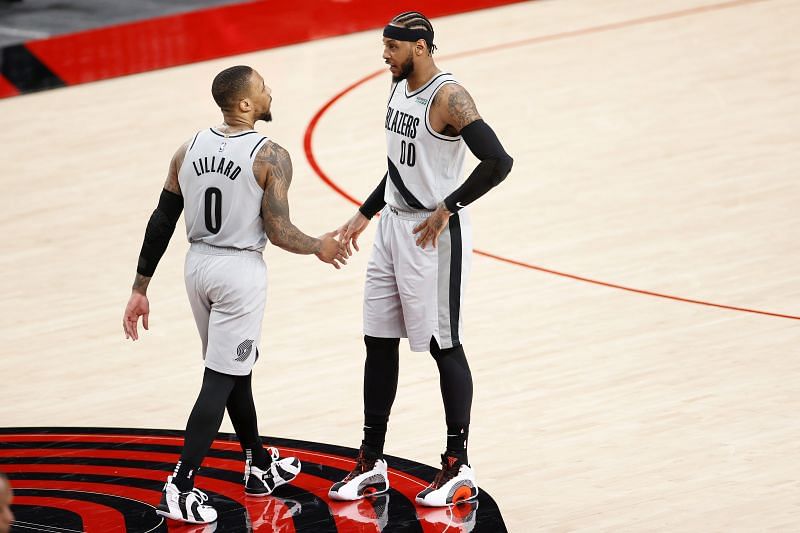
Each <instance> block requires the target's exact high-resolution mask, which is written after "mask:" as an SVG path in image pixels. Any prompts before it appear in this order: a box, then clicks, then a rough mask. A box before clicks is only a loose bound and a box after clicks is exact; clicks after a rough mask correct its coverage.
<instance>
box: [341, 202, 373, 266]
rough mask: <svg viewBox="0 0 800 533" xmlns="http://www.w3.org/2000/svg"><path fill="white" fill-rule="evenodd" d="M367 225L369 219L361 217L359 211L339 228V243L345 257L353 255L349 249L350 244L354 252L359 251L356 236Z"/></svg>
mask: <svg viewBox="0 0 800 533" xmlns="http://www.w3.org/2000/svg"><path fill="white" fill-rule="evenodd" d="M368 225H369V219H368V218H367V217H365V216H364V215H362V214H361V211H356V214H355V215H353V217H352V218H351V219H350V220H348V221H347V222H345V223H344V224H343V225H342V227H340V228H339V230H338V231H339V236H340V241H341V244H342V246H343V247H344V251H345V257H350V256H351V255H353V249H352V248H350V245H351V244H352V246H353V248H355V249H356V252H358V251H359V248H358V236H359V235H361V232H362V231H364V230H365V229H366V227H367V226H368Z"/></svg>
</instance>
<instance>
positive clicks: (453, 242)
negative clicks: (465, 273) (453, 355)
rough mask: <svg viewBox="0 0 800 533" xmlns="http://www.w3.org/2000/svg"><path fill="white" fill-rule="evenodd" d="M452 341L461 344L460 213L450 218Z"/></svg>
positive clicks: (461, 251)
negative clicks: (459, 330)
mask: <svg viewBox="0 0 800 533" xmlns="http://www.w3.org/2000/svg"><path fill="white" fill-rule="evenodd" d="M448 225H449V227H450V339H451V340H452V341H453V346H458V345H459V344H461V339H459V338H458V322H459V319H460V313H461V270H462V262H463V257H462V255H463V245H462V242H461V220H460V217H459V216H458V213H455V214H453V216H451V217H450V222H449V223H448Z"/></svg>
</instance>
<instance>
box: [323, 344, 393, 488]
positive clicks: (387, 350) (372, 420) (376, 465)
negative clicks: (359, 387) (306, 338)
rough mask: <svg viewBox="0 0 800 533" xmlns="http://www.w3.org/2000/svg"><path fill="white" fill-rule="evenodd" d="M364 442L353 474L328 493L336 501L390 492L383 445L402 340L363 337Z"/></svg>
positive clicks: (336, 484) (335, 485)
mask: <svg viewBox="0 0 800 533" xmlns="http://www.w3.org/2000/svg"><path fill="white" fill-rule="evenodd" d="M364 344H365V345H366V348H367V360H366V362H365V364H364V439H363V440H362V441H361V449H360V450H359V452H358V458H357V459H356V464H355V467H354V468H353V470H352V471H351V472H350V473H349V474H347V476H346V477H345V478H344V479H343V480H342V481H340V482H338V483H335V484H334V485H333V486H332V487H331V488H330V490H329V491H328V496H330V497H331V498H332V499H334V500H357V499H359V498H363V497H364V496H370V495H373V494H379V493H381V492H386V491H387V490H389V477H388V472H387V464H386V460H385V459H383V445H384V442H385V440H386V429H387V425H388V422H389V413H390V412H391V409H392V404H393V403H394V398H395V393H396V392H397V377H398V369H399V358H400V354H399V346H400V339H399V338H391V339H386V338H378V337H370V336H368V335H365V336H364Z"/></svg>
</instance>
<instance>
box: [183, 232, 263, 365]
mask: <svg viewBox="0 0 800 533" xmlns="http://www.w3.org/2000/svg"><path fill="white" fill-rule="evenodd" d="M184 275H185V280H186V293H187V294H188V295H189V303H190V305H191V306H192V313H194V320H195V322H197V330H198V331H199V332H200V339H201V340H202V342H203V359H205V365H206V367H208V368H210V369H211V370H215V371H217V372H220V373H222V374H230V375H234V376H246V375H247V374H249V373H250V371H251V370H252V369H253V364H255V362H256V359H257V357H258V345H259V342H260V341H261V324H262V322H263V319H264V305H265V303H266V295H267V294H266V293H267V265H266V264H265V263H264V258H263V257H262V255H261V252H254V251H250V250H238V249H236V248H221V247H218V246H211V245H209V244H205V243H200V242H195V243H192V244H191V246H190V247H189V251H188V253H187V254H186V263H185V268H184Z"/></svg>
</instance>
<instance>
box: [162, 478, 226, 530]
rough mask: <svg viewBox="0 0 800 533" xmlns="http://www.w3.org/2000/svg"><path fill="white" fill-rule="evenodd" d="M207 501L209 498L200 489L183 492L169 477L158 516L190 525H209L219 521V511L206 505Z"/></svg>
mask: <svg viewBox="0 0 800 533" xmlns="http://www.w3.org/2000/svg"><path fill="white" fill-rule="evenodd" d="M207 501H208V496H207V495H206V493H205V492H203V491H201V490H200V489H192V490H190V491H186V492H181V491H180V490H178V487H177V486H176V485H175V484H174V483H173V482H172V476H169V477H168V478H167V482H166V484H165V485H164V490H163V491H162V492H161V502H160V503H159V504H158V507H157V508H156V514H159V515H161V516H165V517H167V518H171V519H173V520H180V521H182V522H188V523H190V524H209V523H211V522H214V521H215V520H216V519H217V511H216V510H215V509H214V508H213V507H211V506H210V505H205V502H207Z"/></svg>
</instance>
